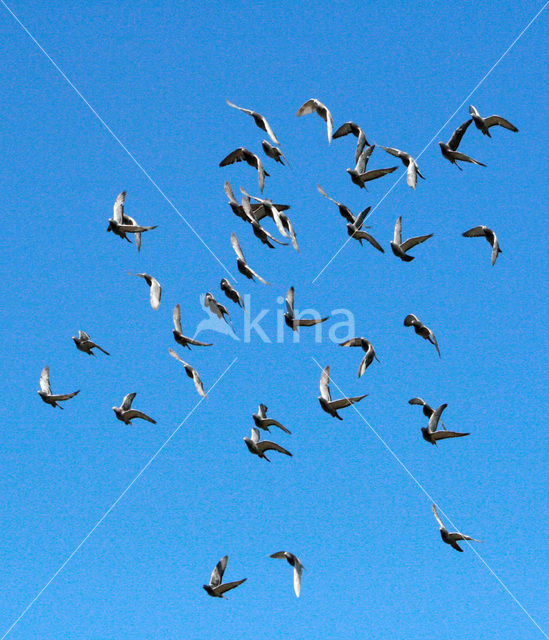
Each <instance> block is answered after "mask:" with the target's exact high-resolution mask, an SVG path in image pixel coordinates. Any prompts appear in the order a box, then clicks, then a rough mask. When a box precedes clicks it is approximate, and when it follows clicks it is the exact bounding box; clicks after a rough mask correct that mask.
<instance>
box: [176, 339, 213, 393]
mask: <svg viewBox="0 0 549 640" xmlns="http://www.w3.org/2000/svg"><path fill="white" fill-rule="evenodd" d="M168 351H169V353H170V355H171V356H172V358H175V359H176V360H179V362H181V363H182V364H183V366H184V367H185V373H186V374H187V375H188V376H189V378H192V379H193V382H194V386H195V389H196V391H197V393H198V395H200V396H202V397H203V398H207V397H208V396H207V395H206V392H205V391H204V385H203V384H202V380H201V379H200V376H199V375H198V371H197V370H196V369H195V368H194V367H192V366H191V365H190V364H188V363H187V362H185V360H183V358H180V357H179V356H178V355H177V353H176V352H175V351H174V350H173V349H169V350H168Z"/></svg>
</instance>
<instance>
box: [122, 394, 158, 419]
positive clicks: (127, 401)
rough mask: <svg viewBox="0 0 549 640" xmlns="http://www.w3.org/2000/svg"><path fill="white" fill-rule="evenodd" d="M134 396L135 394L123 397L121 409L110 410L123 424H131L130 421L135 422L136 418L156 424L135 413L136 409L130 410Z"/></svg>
mask: <svg viewBox="0 0 549 640" xmlns="http://www.w3.org/2000/svg"><path fill="white" fill-rule="evenodd" d="M136 395H137V394H136V393H128V395H127V396H124V400H122V406H121V407H113V408H112V410H113V411H114V413H115V414H116V417H117V418H118V419H119V420H121V421H122V422H123V423H124V424H131V423H132V420H135V419H136V418H141V419H142V420H147V422H152V423H153V424H156V420H153V419H152V418H150V417H149V416H148V415H147V414H145V413H142V412H141V411H137V410H136V409H132V402H133V399H134V398H135V396H136Z"/></svg>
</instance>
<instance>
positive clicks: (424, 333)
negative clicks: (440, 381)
mask: <svg viewBox="0 0 549 640" xmlns="http://www.w3.org/2000/svg"><path fill="white" fill-rule="evenodd" d="M404 326H405V327H414V331H415V332H416V333H417V335H418V336H421V337H422V338H423V339H424V340H428V341H429V342H430V343H431V344H432V345H434V347H435V349H436V350H437V353H438V357H439V358H440V357H441V356H440V349H439V348H438V342H437V339H436V338H435V334H434V333H433V332H432V331H431V329H429V327H427V326H425V325H424V324H423V323H422V322H420V321H419V320H418V317H417V316H415V315H414V314H413V313H409V314H408V315H407V316H406V317H405V318H404Z"/></svg>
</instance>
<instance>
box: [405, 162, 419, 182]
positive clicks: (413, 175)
mask: <svg viewBox="0 0 549 640" xmlns="http://www.w3.org/2000/svg"><path fill="white" fill-rule="evenodd" d="M406 182H407V183H408V186H409V187H412V189H415V188H416V185H417V164H416V163H415V160H413V159H412V158H410V161H409V162H408V170H407V171H406Z"/></svg>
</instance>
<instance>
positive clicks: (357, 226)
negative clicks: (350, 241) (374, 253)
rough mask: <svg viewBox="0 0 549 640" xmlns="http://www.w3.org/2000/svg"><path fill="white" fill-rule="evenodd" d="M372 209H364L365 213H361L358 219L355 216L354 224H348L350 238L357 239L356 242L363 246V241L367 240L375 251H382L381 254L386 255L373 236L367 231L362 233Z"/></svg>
mask: <svg viewBox="0 0 549 640" xmlns="http://www.w3.org/2000/svg"><path fill="white" fill-rule="evenodd" d="M370 209H371V207H366V209H364V211H361V212H360V213H359V214H358V216H357V217H356V218H355V217H354V216H353V222H348V223H347V234H348V235H349V237H350V238H355V239H356V240H358V241H359V242H360V244H362V241H363V240H367V241H368V242H369V243H370V244H371V245H372V247H374V249H377V250H378V251H381V253H385V251H384V249H383V247H382V246H381V245H380V244H379V242H378V241H377V240H376V239H375V238H374V237H373V236H371V235H370V234H369V233H366V231H362V225H363V224H364V220H365V219H366V216H367V215H368V213H369V211H370ZM351 215H352V214H351Z"/></svg>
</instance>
